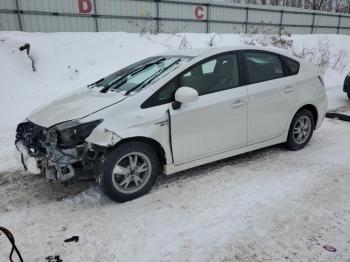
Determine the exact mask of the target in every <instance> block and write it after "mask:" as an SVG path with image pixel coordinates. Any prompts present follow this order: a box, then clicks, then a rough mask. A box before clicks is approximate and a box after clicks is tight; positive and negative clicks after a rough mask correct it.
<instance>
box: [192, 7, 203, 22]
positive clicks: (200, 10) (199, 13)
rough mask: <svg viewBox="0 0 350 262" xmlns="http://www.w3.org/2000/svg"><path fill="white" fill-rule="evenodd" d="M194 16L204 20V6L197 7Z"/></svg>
mask: <svg viewBox="0 0 350 262" xmlns="http://www.w3.org/2000/svg"><path fill="white" fill-rule="evenodd" d="M194 15H195V17H196V18H197V19H198V20H202V19H203V17H204V8H203V6H200V5H197V6H196V8H195V9H194Z"/></svg>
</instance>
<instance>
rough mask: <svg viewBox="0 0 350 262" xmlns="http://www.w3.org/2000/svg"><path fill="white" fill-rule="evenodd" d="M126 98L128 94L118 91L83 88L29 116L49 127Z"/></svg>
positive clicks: (34, 121)
mask: <svg viewBox="0 0 350 262" xmlns="http://www.w3.org/2000/svg"><path fill="white" fill-rule="evenodd" d="M125 98H126V96H123V95H121V94H118V93H117V92H108V93H101V92H99V91H98V90H94V89H88V88H83V89H80V90H78V91H75V92H73V93H71V94H69V95H65V96H64V97H61V98H59V99H57V100H54V101H52V102H50V103H48V104H46V105H44V106H41V107H39V108H37V109H35V110H34V111H33V112H32V113H30V115H29V116H28V120H29V121H31V122H33V123H35V124H37V125H40V126H43V127H46V128H47V127H51V126H53V125H56V124H58V123H61V122H65V121H68V120H73V119H79V118H83V117H85V116H87V115H90V114H92V113H95V112H96V111H99V110H102V109H104V108H106V107H109V106H112V105H114V104H117V103H119V102H120V101H122V100H124V99H125Z"/></svg>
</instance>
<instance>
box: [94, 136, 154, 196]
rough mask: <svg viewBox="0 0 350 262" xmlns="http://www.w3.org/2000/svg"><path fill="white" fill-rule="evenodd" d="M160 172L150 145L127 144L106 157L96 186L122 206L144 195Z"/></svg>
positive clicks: (139, 143)
mask: <svg viewBox="0 0 350 262" xmlns="http://www.w3.org/2000/svg"><path fill="white" fill-rule="evenodd" d="M159 172H160V161H159V157H158V155H157V153H156V152H155V150H154V149H153V148H152V147H151V146H150V145H148V144H146V143H143V142H138V141H135V142H128V143H125V144H121V145H120V146H118V147H117V148H116V149H114V150H113V151H112V152H111V153H110V154H109V155H108V157H107V158H106V160H105V161H104V164H103V170H102V174H101V176H100V179H99V183H100V185H101V188H102V190H103V191H104V192H105V194H106V195H107V196H108V197H110V198H111V199H113V200H115V201H118V202H125V201H129V200H132V199H135V198H137V197H140V196H142V195H144V194H146V193H147V192H148V191H149V190H150V189H151V188H152V186H153V184H154V182H155V181H156V178H157V176H158V174H159Z"/></svg>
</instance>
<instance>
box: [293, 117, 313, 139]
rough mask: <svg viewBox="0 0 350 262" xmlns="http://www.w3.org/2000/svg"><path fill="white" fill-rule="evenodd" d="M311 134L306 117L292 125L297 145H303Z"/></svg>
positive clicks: (308, 119)
mask: <svg viewBox="0 0 350 262" xmlns="http://www.w3.org/2000/svg"><path fill="white" fill-rule="evenodd" d="M310 133H311V120H310V118H308V117H307V116H302V117H300V118H299V119H298V120H297V121H296V122H295V124H294V127H293V137H294V140H295V142H296V143H297V144H303V143H305V141H306V140H307V139H308V138H309V136H310Z"/></svg>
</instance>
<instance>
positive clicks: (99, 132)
mask: <svg viewBox="0 0 350 262" xmlns="http://www.w3.org/2000/svg"><path fill="white" fill-rule="evenodd" d="M120 140H122V138H121V137H120V136H118V135H117V134H116V133H114V132H113V131H110V130H108V129H106V128H104V127H102V126H101V127H100V126H98V127H96V128H95V129H94V130H93V131H92V133H91V134H90V135H89V136H88V137H87V138H86V139H85V141H86V142H88V143H91V144H95V145H99V146H103V147H111V146H114V145H115V144H116V143H118V142H119V141H120Z"/></svg>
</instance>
